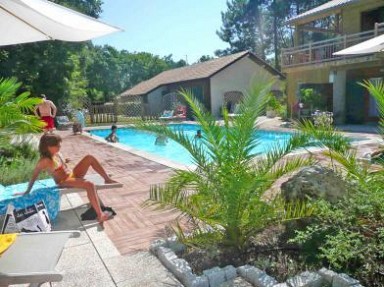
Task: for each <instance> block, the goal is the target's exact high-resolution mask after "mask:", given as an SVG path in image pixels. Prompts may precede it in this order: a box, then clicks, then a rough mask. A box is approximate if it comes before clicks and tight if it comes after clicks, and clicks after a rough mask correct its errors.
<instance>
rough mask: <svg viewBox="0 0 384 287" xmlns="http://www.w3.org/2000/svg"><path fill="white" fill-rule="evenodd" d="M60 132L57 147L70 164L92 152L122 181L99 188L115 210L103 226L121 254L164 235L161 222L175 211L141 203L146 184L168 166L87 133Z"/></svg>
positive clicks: (164, 173)
mask: <svg viewBox="0 0 384 287" xmlns="http://www.w3.org/2000/svg"><path fill="white" fill-rule="evenodd" d="M60 135H61V136H62V137H63V143H62V150H61V151H62V153H63V155H64V157H68V158H70V159H71V163H72V164H73V165H74V164H76V163H77V162H78V161H79V160H80V159H81V158H82V157H83V156H84V155H86V154H92V155H93V156H95V157H96V158H97V159H99V161H100V162H101V163H102V165H103V166H104V168H105V169H106V171H107V173H110V174H112V177H113V178H114V179H116V180H118V181H119V182H121V183H123V184H124V186H123V187H122V188H118V189H111V190H103V191H99V195H100V198H101V200H102V201H103V203H104V204H105V205H107V206H111V207H113V209H114V210H115V211H116V213H117V216H115V217H114V218H113V219H111V220H109V221H107V222H105V223H104V227H105V232H106V234H107V235H108V237H109V238H110V239H111V241H112V242H113V243H114V245H115V246H116V248H117V249H118V250H119V252H120V253H121V254H122V255H124V254H128V253H131V252H136V251H139V250H147V249H148V247H149V244H150V242H151V241H152V240H154V239H156V238H159V237H162V236H164V235H165V226H167V225H169V224H170V223H171V222H172V221H174V219H175V218H176V216H177V215H178V213H176V212H175V211H170V210H154V209H153V208H150V207H142V206H141V205H142V203H143V202H144V201H145V200H146V199H148V197H149V187H150V185H151V184H156V183H163V182H165V181H166V180H167V179H168V178H169V176H170V175H171V173H172V169H171V168H169V167H167V166H164V165H161V164H159V163H156V162H153V161H150V160H147V159H145V158H142V157H140V156H136V155H134V154H131V153H129V152H127V151H124V150H121V149H118V148H115V147H113V146H110V145H107V144H103V143H100V142H97V141H95V140H93V139H92V138H89V137H85V136H80V135H77V136H74V135H71V134H70V133H69V132H60ZM81 197H82V199H83V200H84V202H88V199H87V198H86V194H85V193H81Z"/></svg>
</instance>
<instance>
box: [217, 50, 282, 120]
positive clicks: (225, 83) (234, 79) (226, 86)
mask: <svg viewBox="0 0 384 287" xmlns="http://www.w3.org/2000/svg"><path fill="white" fill-rule="evenodd" d="M261 71H266V70H265V69H264V68H263V67H261V66H260V65H258V64H256V63H255V62H254V61H252V60H251V59H250V58H248V57H245V58H242V59H240V60H239V61H237V62H235V63H233V64H232V65H230V66H229V67H227V68H225V69H224V70H222V71H220V72H219V73H217V74H216V75H214V76H213V77H211V80H210V86H211V112H212V114H213V115H214V116H215V117H217V118H219V117H221V108H222V106H223V104H224V94H225V93H226V92H230V91H240V92H243V93H245V91H247V90H248V89H249V87H250V85H251V83H252V80H253V79H254V77H256V76H257V74H258V73H260V72H261ZM280 85H281V81H280V80H279V81H277V83H276V84H275V88H276V89H278V87H279V86H280Z"/></svg>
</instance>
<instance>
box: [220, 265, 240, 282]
mask: <svg viewBox="0 0 384 287" xmlns="http://www.w3.org/2000/svg"><path fill="white" fill-rule="evenodd" d="M223 270H224V273H225V279H226V281H229V280H232V279H235V278H236V277H237V272H236V268H235V267H233V266H232V265H228V266H225V267H224V268H223Z"/></svg>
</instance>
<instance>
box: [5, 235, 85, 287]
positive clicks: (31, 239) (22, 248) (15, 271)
mask: <svg viewBox="0 0 384 287" xmlns="http://www.w3.org/2000/svg"><path fill="white" fill-rule="evenodd" d="M79 236H80V232H79V231H55V232H37V233H21V234H19V235H18V236H17V238H16V240H15V242H14V243H13V244H12V245H11V246H10V247H9V248H8V249H7V250H6V251H5V252H4V253H3V254H2V255H1V256H0V286H8V285H10V284H26V283H32V284H31V285H30V286H39V284H41V283H44V282H57V281H61V280H62V279H63V274H62V273H61V272H58V271H56V270H55V267H56V264H57V262H58V261H59V259H60V256H61V253H62V252H63V249H64V246H65V243H66V242H67V240H68V238H70V237H79Z"/></svg>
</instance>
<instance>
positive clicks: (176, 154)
mask: <svg viewBox="0 0 384 287" xmlns="http://www.w3.org/2000/svg"><path fill="white" fill-rule="evenodd" d="M170 127H171V128H173V129H182V130H183V131H184V133H186V134H187V135H188V136H190V137H191V139H193V138H194V136H195V135H196V131H197V130H199V129H200V126H199V125H191V124H173V125H170ZM90 133H91V134H92V135H95V136H98V137H102V138H105V137H106V136H108V134H109V133H110V129H97V130H91V131H90ZM255 133H257V134H258V135H259V139H260V144H259V145H258V146H257V147H256V148H255V149H254V150H253V152H254V153H265V152H267V151H268V150H269V149H270V148H271V147H272V145H274V144H276V142H280V143H281V144H284V143H285V142H286V141H287V140H288V139H289V138H290V133H285V132H275V131H257V132H255ZM117 136H118V138H119V143H120V144H123V145H126V146H129V147H132V148H134V149H137V150H141V151H145V152H148V153H151V154H154V155H157V156H160V157H162V158H166V159H168V160H172V161H174V162H178V163H181V164H187V165H189V164H192V157H191V156H190V154H189V153H188V151H187V150H186V149H185V148H184V147H182V146H181V145H179V144H178V143H176V142H175V141H173V140H170V139H168V142H167V144H166V145H164V146H161V145H155V141H156V135H155V134H152V133H148V132H144V131H137V130H134V129H131V128H119V129H118V130H117Z"/></svg>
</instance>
